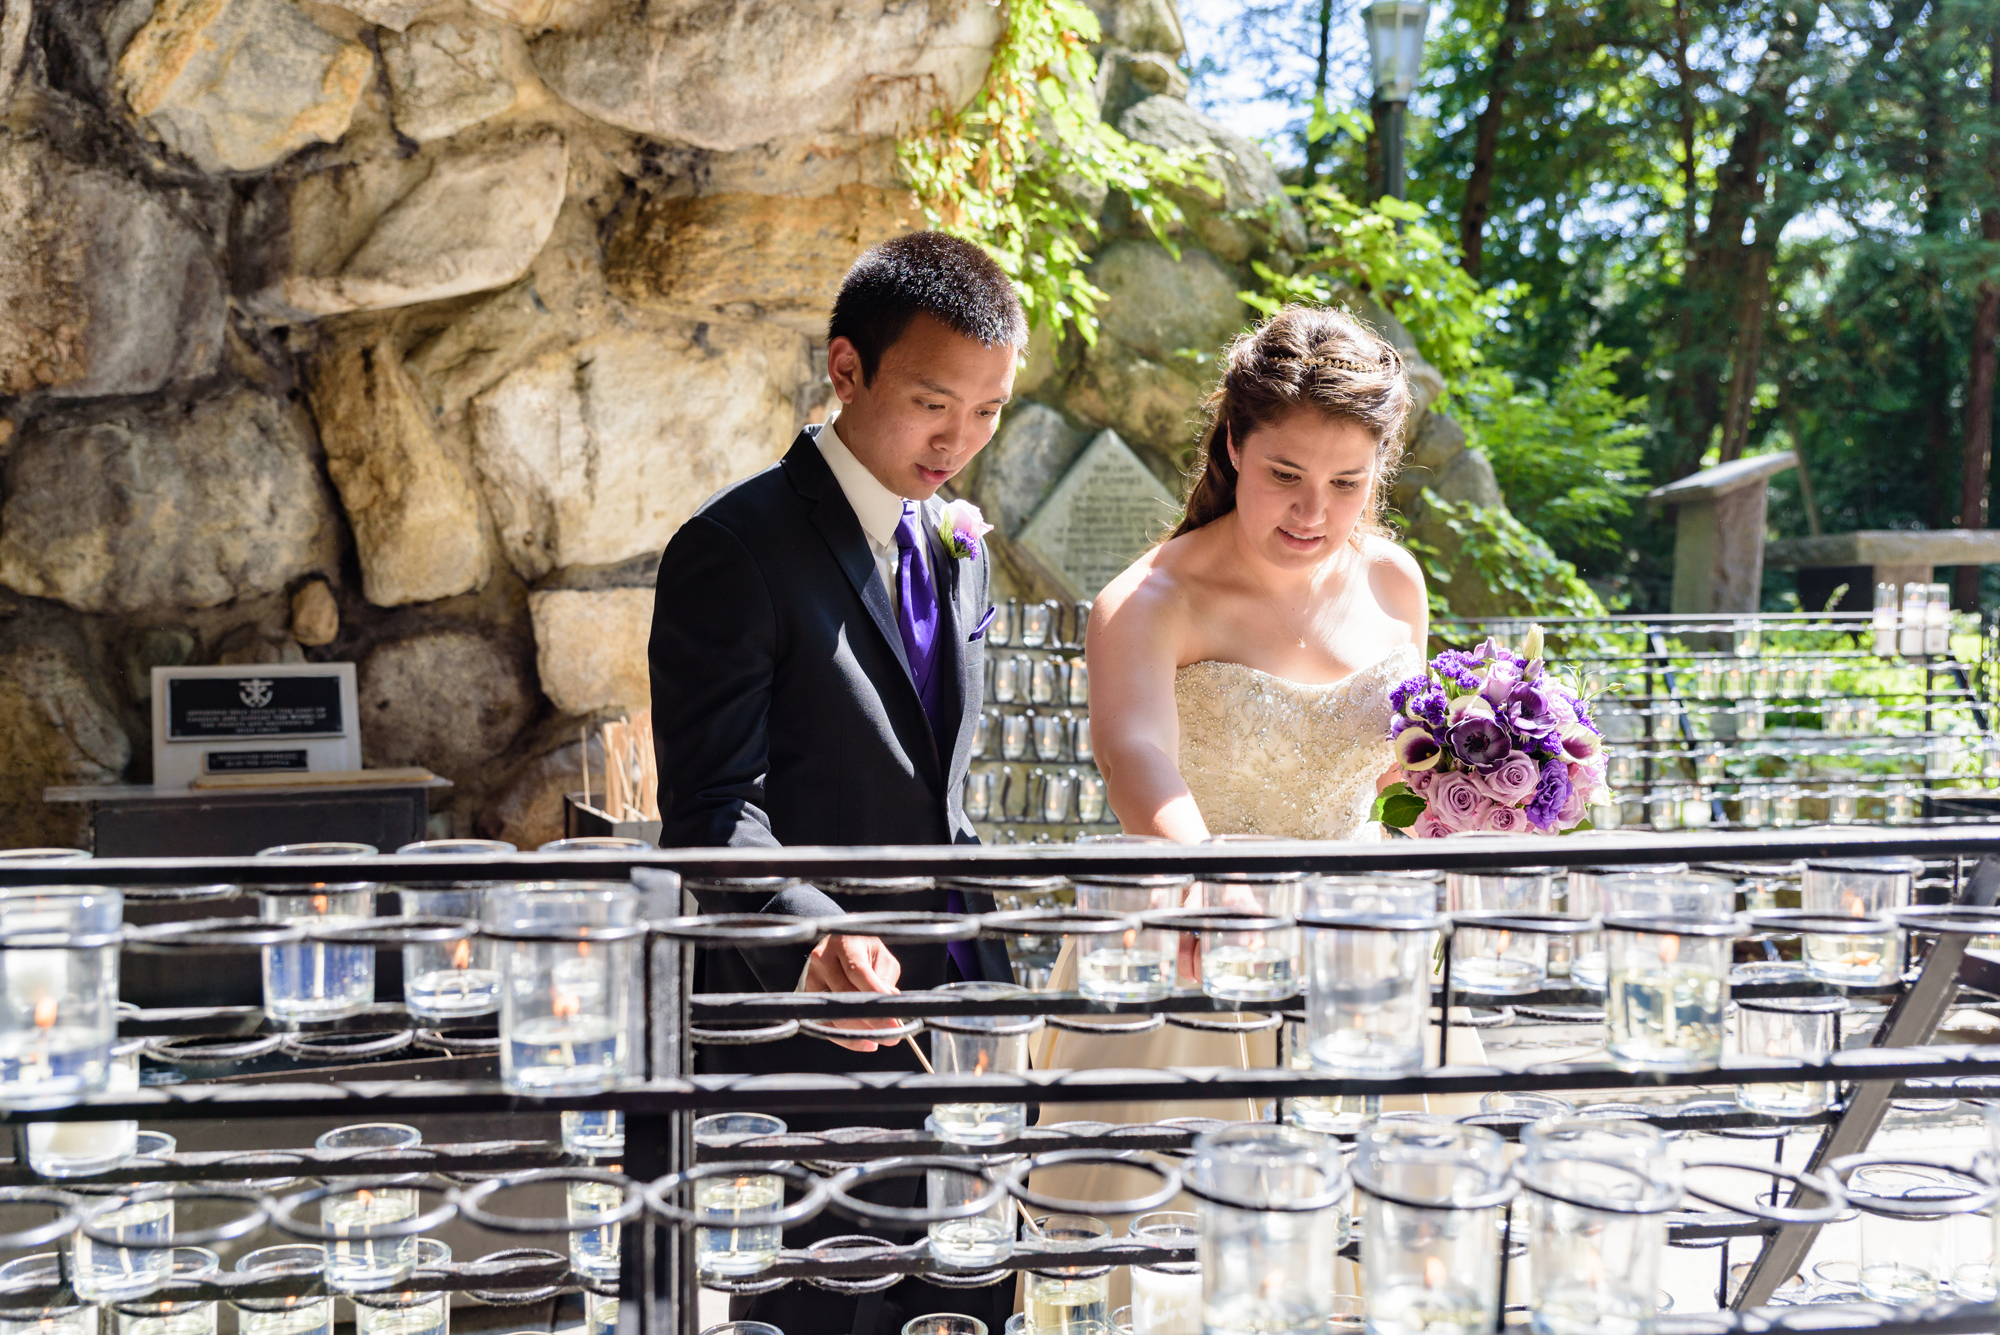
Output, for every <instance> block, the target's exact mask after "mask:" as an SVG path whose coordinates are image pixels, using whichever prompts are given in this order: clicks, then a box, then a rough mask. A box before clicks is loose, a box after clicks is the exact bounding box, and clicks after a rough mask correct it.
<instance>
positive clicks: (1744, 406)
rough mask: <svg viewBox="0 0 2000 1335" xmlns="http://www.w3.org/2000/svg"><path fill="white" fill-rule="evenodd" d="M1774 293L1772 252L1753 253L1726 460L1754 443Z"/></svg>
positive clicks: (1725, 435) (1726, 424) (1725, 423)
mask: <svg viewBox="0 0 2000 1335" xmlns="http://www.w3.org/2000/svg"><path fill="white" fill-rule="evenodd" d="M1770 291H1771V248H1770V247H1769V246H1766V245H1759V246H1758V247H1757V248H1756V249H1755V250H1753V251H1751V252H1750V263H1749V272H1748V273H1746V274H1745V275H1744V283H1743V300H1742V302H1741V303H1740V304H1739V306H1738V307H1737V313H1736V351H1735V355H1734V356H1733V357H1732V358H1731V360H1730V370H1729V409H1728V411H1727V412H1726V413H1724V414H1723V418H1722V459H1721V462H1723V463H1728V462H1729V461H1730V460H1731V459H1741V458H1742V457H1743V447H1744V446H1745V445H1746V444H1748V443H1749V439H1750V414H1751V412H1752V411H1753V410H1754V409H1755V408H1756V406H1757V369H1758V360H1759V358H1760V357H1761V356H1762V354H1763V351H1764V302H1765V300H1766V299H1767V298H1768V297H1769V296H1770Z"/></svg>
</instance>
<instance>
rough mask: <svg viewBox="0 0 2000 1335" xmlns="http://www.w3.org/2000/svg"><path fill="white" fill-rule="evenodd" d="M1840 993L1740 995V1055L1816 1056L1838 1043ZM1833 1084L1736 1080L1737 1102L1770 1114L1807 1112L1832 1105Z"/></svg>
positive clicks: (1811, 1058) (1801, 1058)
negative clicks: (1762, 1082) (1746, 1081)
mask: <svg viewBox="0 0 2000 1335" xmlns="http://www.w3.org/2000/svg"><path fill="white" fill-rule="evenodd" d="M1846 1009H1847V999H1846V998H1844V997H1738V998H1737V1000H1736V1051H1737V1053H1738V1054H1739V1055H1740V1056H1744V1057H1751V1058H1767V1057H1768V1058H1774V1059H1778V1060H1786V1061H1817V1060H1823V1059H1825V1058H1827V1057H1830V1056H1832V1055H1833V1051H1834V1049H1835V1048H1836V1047H1838V1046H1839V1039H1840V1013H1841V1012H1842V1011H1844V1010H1846ZM1833 1097H1834V1094H1833V1083H1832V1082H1831V1081H1827V1080H1787V1081H1783V1082H1780V1083H1777V1084H1761V1085H1738V1086H1737V1087H1736V1103H1737V1106H1738V1107H1741V1108H1745V1109H1747V1110H1749V1111H1750V1112H1758V1113H1768V1114H1770V1115H1772V1116H1774V1117H1810V1116H1811V1115H1812V1114H1814V1113H1817V1112H1825V1111H1826V1110H1827V1109H1828V1108H1831V1107H1832V1106H1833Z"/></svg>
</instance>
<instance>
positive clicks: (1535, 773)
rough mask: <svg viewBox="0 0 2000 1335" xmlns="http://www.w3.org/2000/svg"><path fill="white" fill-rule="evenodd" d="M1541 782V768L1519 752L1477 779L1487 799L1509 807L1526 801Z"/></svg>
mask: <svg viewBox="0 0 2000 1335" xmlns="http://www.w3.org/2000/svg"><path fill="white" fill-rule="evenodd" d="M1541 781H1542V771H1541V767H1540V766H1538V765H1536V764H1535V762H1534V761H1532V760H1530V759H1529V758H1528V757H1527V756H1525V755H1523V754H1522V753H1521V752H1519V751H1516V752H1514V753H1513V754H1512V755H1510V756H1507V757H1506V758H1505V759H1503V760H1502V761H1501V762H1500V763H1499V764H1497V765H1495V766H1494V767H1493V768H1492V769H1490V770H1488V771H1486V772H1485V773H1483V774H1481V775H1479V776H1478V779H1477V782H1478V784H1479V786H1480V787H1481V788H1482V789H1484V790H1485V792H1486V795H1487V796H1488V797H1490V798H1492V799H1493V800H1494V801H1495V802H1504V803H1506V804H1507V805H1508V806H1510V807H1512V806H1519V805H1520V804H1521V803H1523V802H1525V801H1527V800H1528V798H1529V797H1530V796H1531V795H1533V793H1534V791H1535V788H1536V786H1537V785H1538V784H1540V783H1541Z"/></svg>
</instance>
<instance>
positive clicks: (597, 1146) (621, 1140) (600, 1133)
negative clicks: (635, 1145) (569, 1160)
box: [562, 1109, 625, 1159]
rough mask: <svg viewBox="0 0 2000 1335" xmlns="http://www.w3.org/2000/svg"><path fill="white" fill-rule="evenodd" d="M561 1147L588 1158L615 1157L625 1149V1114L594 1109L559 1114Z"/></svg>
mask: <svg viewBox="0 0 2000 1335" xmlns="http://www.w3.org/2000/svg"><path fill="white" fill-rule="evenodd" d="M562 1144H563V1149H564V1150H565V1151H567V1152H568V1153H570V1154H582V1155H587V1156H588V1157H590V1158H592V1159H615V1158H618V1157H619V1156H621V1155H623V1154H624V1153H625V1114H624V1113H622V1112H609V1111H606V1110H603V1109H594V1110H592V1111H590V1112H566V1113H564V1114H563V1115H562Z"/></svg>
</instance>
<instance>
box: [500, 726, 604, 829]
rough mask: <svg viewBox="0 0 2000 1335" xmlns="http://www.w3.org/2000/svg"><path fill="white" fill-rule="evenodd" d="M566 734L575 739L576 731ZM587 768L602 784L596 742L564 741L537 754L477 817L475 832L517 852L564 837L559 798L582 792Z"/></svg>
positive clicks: (600, 754) (600, 751)
mask: <svg viewBox="0 0 2000 1335" xmlns="http://www.w3.org/2000/svg"><path fill="white" fill-rule="evenodd" d="M567 732H568V735H569V736H570V737H572V738H576V736H577V732H576V728H575V727H574V726H572V727H570V728H569V729H567ZM586 764H588V765H589V766H590V772H591V773H592V774H594V775H596V776H597V779H596V783H599V784H601V783H602V782H603V781H604V779H603V776H604V747H603V745H602V744H601V743H599V742H598V741H597V740H596V739H595V738H592V739H590V740H589V741H587V742H586V741H584V740H582V739H577V740H574V741H569V742H565V743H562V744H559V745H557V746H554V747H552V748H550V749H548V750H545V751H540V752H538V753H536V754H535V755H534V756H533V758H531V759H530V760H529V761H528V762H527V763H526V764H525V765H523V766H521V768H520V769H519V770H517V771H515V773H514V775H513V776H512V777H511V778H510V779H509V780H508V782H507V784H506V786H505V787H503V788H502V789H501V790H500V791H499V793H498V794H497V795H496V796H495V797H494V798H493V800H492V802H491V803H489V804H488V805H487V807H486V809H485V810H483V811H481V812H480V813H479V816H478V818H477V819H476V820H475V821H474V823H473V829H474V830H475V831H476V832H477V833H478V834H479V835H480V836H481V837H482V838H486V839H505V840H506V841H507V842H508V843H510V844H512V845H514V846H515V847H516V848H539V847H540V846H541V845H543V844H546V843H548V842H549V841H550V840H552V839H560V838H562V837H563V794H564V793H580V792H582V791H583V784H584V779H583V770H584V766H585V765H586ZM593 786H595V785H593Z"/></svg>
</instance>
